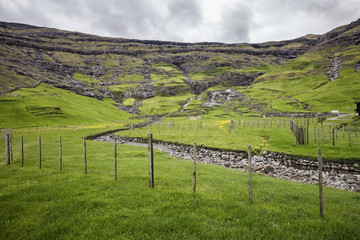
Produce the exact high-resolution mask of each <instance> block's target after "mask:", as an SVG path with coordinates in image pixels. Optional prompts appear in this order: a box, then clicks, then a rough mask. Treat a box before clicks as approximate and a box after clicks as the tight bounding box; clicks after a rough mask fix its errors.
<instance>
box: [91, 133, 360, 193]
mask: <svg viewBox="0 0 360 240" xmlns="http://www.w3.org/2000/svg"><path fill="white" fill-rule="evenodd" d="M115 138H116V139H117V142H118V143H121V144H128V145H135V146H140V147H147V143H145V142H144V140H142V139H139V138H124V137H120V136H115V135H113V134H112V133H108V134H105V135H100V136H94V137H93V138H91V139H92V140H94V141H106V142H110V141H111V142H113V141H114V139H115ZM154 148H156V149H158V150H160V151H162V152H165V153H167V154H168V155H169V156H171V157H175V158H178V159H186V160H192V156H193V153H192V146H187V145H179V144H173V143H166V142H154ZM155 158H156V156H155ZM197 161H198V162H200V163H205V164H213V165H218V166H223V167H228V168H234V169H238V170H240V171H247V166H248V159H247V154H246V153H245V152H235V151H225V150H218V149H208V148H204V147H197ZM323 170H324V171H323V184H324V185H325V186H329V187H335V188H340V189H345V190H349V191H356V192H360V170H359V166H358V164H357V163H355V164H340V163H325V164H324V168H323ZM253 171H254V172H257V173H261V174H265V175H267V176H270V177H276V178H280V179H285V180H290V181H295V182H300V183H311V184H317V183H318V171H317V162H315V161H311V160H307V159H300V158H294V157H291V156H287V155H285V154H280V153H271V152H270V153H264V154H263V155H262V156H253Z"/></svg>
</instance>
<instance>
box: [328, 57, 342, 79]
mask: <svg viewBox="0 0 360 240" xmlns="http://www.w3.org/2000/svg"><path fill="white" fill-rule="evenodd" d="M340 66H341V60H340V57H336V58H333V59H331V67H330V71H328V72H327V74H328V76H329V80H330V82H332V81H334V80H335V79H337V78H338V77H339V69H340Z"/></svg>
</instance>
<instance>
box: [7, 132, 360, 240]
mask: <svg viewBox="0 0 360 240" xmlns="http://www.w3.org/2000/svg"><path fill="white" fill-rule="evenodd" d="M109 129H112V127H109V128H98V129H97V128H90V127H89V128H85V129H84V130H82V129H77V130H76V131H75V132H73V131H72V129H67V130H65V129H61V130H60V131H59V130H58V129H47V130H46V131H45V129H42V131H41V132H40V131H39V130H38V131H37V132H36V131H33V129H32V131H31V132H30V133H28V131H27V129H20V130H14V131H13V148H14V149H13V152H14V161H13V162H12V163H11V165H5V160H4V150H3V148H1V150H0V159H1V161H0V179H1V180H0V224H1V228H0V238H1V239H184V238H187V239H357V236H359V234H360V230H359V227H358V226H359V224H360V209H359V203H360V195H359V193H353V192H347V191H343V190H338V189H333V188H327V187H325V188H324V218H320V217H319V213H318V187H317V186H316V185H309V184H299V183H294V182H289V181H284V180H278V179H274V178H270V177H265V176H263V175H260V174H254V176H253V192H254V200H253V204H252V205H250V204H249V200H248V174H247V173H246V172H241V171H238V170H234V169H227V168H223V167H218V166H212V165H205V164H198V166H197V192H196V194H193V192H192V162H190V161H186V160H178V159H174V158H171V157H169V156H167V155H166V154H164V153H162V152H159V151H157V150H155V152H154V159H155V160H154V161H155V163H154V164H155V188H154V189H149V187H148V152H147V149H146V148H143V147H135V146H126V145H118V146H117V151H118V179H117V181H115V180H114V175H113V174H114V170H113V161H114V160H113V159H114V157H113V152H114V145H113V143H104V142H93V141H87V165H88V169H87V174H84V165H83V147H82V137H83V136H86V135H89V134H94V133H97V132H103V131H106V130H109ZM20 135H23V137H24V153H25V154H24V155H25V160H24V166H23V167H21V163H20ZM39 135H41V136H42V168H41V169H39V167H38V152H37V149H38V145H37V144H38V136H39ZM59 135H61V136H62V143H63V146H62V154H63V169H62V172H60V171H59V164H58V156H59V155H58V138H59ZM0 145H1V146H4V140H3V139H1V140H0Z"/></svg>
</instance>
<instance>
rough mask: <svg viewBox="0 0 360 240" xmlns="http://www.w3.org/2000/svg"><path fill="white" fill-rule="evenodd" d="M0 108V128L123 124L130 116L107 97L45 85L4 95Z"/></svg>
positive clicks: (0, 100)
mask: <svg viewBox="0 0 360 240" xmlns="http://www.w3.org/2000/svg"><path fill="white" fill-rule="evenodd" d="M0 109H1V110H0V122H1V124H0V127H1V128H10V127H13V128H15V127H27V126H44V125H55V126H58V125H64V124H65V125H78V126H79V125H82V124H83V123H84V124H90V125H91V124H92V125H93V124H98V123H108V122H114V123H124V122H125V121H126V120H127V119H128V118H129V117H130V116H131V115H130V114H128V113H125V112H123V111H121V110H119V109H117V108H116V107H115V106H114V102H113V101H112V100H111V99H108V100H106V99H105V100H104V101H99V100H96V99H94V98H89V97H84V96H80V95H78V94H75V93H73V92H70V91H66V90H62V89H59V88H55V87H52V86H49V85H46V84H41V85H39V86H38V87H36V88H21V89H18V90H16V91H14V92H11V93H9V94H6V95H5V97H1V98H0Z"/></svg>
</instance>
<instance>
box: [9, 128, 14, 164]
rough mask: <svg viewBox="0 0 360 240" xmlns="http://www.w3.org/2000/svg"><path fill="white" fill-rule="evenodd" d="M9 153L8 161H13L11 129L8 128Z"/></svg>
mask: <svg viewBox="0 0 360 240" xmlns="http://www.w3.org/2000/svg"><path fill="white" fill-rule="evenodd" d="M9 152H10V161H11V162H12V161H14V158H13V151H12V128H10V138H9Z"/></svg>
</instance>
